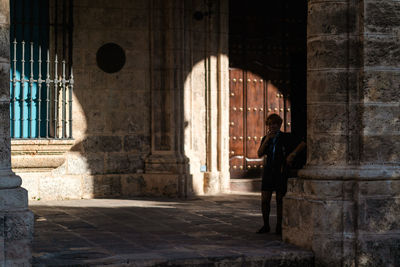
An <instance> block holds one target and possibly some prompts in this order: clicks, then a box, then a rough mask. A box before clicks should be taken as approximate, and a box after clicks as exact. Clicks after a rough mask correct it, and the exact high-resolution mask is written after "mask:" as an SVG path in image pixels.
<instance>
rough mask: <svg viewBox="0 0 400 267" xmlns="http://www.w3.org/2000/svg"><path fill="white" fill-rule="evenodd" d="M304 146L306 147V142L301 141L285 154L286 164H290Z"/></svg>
mask: <svg viewBox="0 0 400 267" xmlns="http://www.w3.org/2000/svg"><path fill="white" fill-rule="evenodd" d="M305 148H306V143H305V142H304V141H301V142H300V144H298V145H297V147H296V148H295V149H294V150H293V151H292V152H291V153H290V154H289V155H288V156H287V158H286V162H287V164H288V165H289V166H291V165H292V163H293V160H294V159H295V158H296V156H297V155H298V154H299V153H300V152H301V151H303V150H304V149H305Z"/></svg>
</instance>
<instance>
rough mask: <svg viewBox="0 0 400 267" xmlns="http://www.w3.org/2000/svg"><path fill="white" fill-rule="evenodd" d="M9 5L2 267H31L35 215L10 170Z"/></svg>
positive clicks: (2, 104)
mask: <svg viewBox="0 0 400 267" xmlns="http://www.w3.org/2000/svg"><path fill="white" fill-rule="evenodd" d="M9 2H10V1H9V0H0V140H1V141H0V229H1V230H0V266H17V265H18V266H28V265H29V261H30V258H31V252H30V243H31V240H32V234H33V214H32V212H30V211H29V210H28V194H27V193H28V192H27V191H26V190H25V189H23V188H21V187H20V186H21V182H22V181H21V178H20V177H19V176H16V175H15V173H13V172H12V170H11V139H10V40H9V34H10V32H9V31H10V11H9V10H10V9H9Z"/></svg>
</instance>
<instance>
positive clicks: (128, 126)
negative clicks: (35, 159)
mask: <svg viewBox="0 0 400 267" xmlns="http://www.w3.org/2000/svg"><path fill="white" fill-rule="evenodd" d="M149 13H150V12H149V1H144V0H143V1H122V0H116V1H102V2H99V1H76V2H75V3H74V26H75V27H74V31H73V33H74V35H73V42H74V49H73V70H74V79H75V86H74V99H73V100H74V106H73V137H74V143H73V145H72V146H71V147H70V148H69V150H68V151H67V152H66V153H65V154H63V155H62V157H64V158H65V160H64V161H65V162H64V163H63V164H62V165H61V166H59V167H55V168H48V169H47V170H46V169H40V167H39V166H37V167H36V168H30V169H26V168H18V171H19V173H20V175H21V176H22V178H23V183H24V185H27V187H29V191H30V192H29V194H30V197H31V198H36V199H38V198H41V199H49V198H81V197H84V198H91V197H101V196H113V195H114V196H116V195H126V194H128V195H129V194H140V193H142V192H143V187H144V186H145V184H144V181H143V178H142V177H141V175H140V174H138V173H141V172H143V169H144V158H145V157H146V156H147V155H148V154H149V152H150V75H149V69H150V65H149V48H150V47H149ZM106 43H115V44H118V45H119V46H121V47H122V49H123V50H124V52H125V56H126V63H125V65H124V66H123V68H122V69H121V70H120V71H119V72H116V73H106V72H104V71H102V70H101V69H100V68H99V67H98V66H97V63H96V53H97V51H98V49H99V48H100V47H101V46H102V45H104V44H106ZM45 147H48V146H47V145H45ZM64 152H65V151H64ZM16 159H17V157H16V156H15V157H14V161H15V162H16ZM49 161H51V157H50V159H44V160H43V162H42V164H43V165H45V164H46V163H48V162H49ZM43 165H42V166H43ZM38 170H39V171H40V172H38Z"/></svg>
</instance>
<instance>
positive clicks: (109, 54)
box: [96, 43, 126, 73]
mask: <svg viewBox="0 0 400 267" xmlns="http://www.w3.org/2000/svg"><path fill="white" fill-rule="evenodd" d="M96 61H97V66H99V68H100V69H102V70H103V71H104V72H107V73H114V72H117V71H120V70H121V69H122V67H123V66H124V65H125V61H126V58H125V51H124V50H123V49H122V47H120V46H119V45H117V44H114V43H107V44H105V45H103V46H102V47H100V48H99V50H97V54H96Z"/></svg>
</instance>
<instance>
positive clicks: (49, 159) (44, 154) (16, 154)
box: [11, 140, 75, 172]
mask: <svg viewBox="0 0 400 267" xmlns="http://www.w3.org/2000/svg"><path fill="white" fill-rule="evenodd" d="M74 144H75V141H74V140H12V141H11V167H12V169H13V170H14V171H15V172H26V171H35V172H39V171H49V170H52V169H55V168H58V167H59V166H61V165H62V164H63V163H64V162H65V153H66V152H67V151H69V150H70V148H71V147H72V146H73V145H74Z"/></svg>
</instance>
